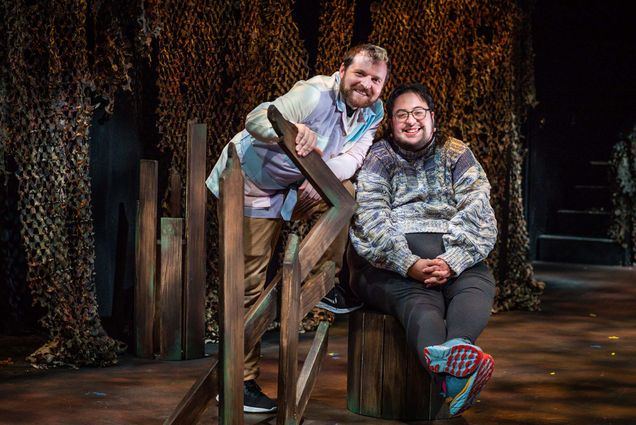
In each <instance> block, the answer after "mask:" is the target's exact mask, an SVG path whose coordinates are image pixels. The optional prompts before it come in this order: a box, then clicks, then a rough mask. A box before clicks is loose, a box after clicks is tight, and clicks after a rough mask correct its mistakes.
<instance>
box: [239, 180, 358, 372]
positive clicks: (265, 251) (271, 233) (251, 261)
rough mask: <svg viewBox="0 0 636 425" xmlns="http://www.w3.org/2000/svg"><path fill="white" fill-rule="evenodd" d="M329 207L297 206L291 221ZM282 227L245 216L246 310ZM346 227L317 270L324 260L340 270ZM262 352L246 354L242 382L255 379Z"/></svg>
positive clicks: (270, 220)
mask: <svg viewBox="0 0 636 425" xmlns="http://www.w3.org/2000/svg"><path fill="white" fill-rule="evenodd" d="M343 185H344V186H345V187H346V188H347V190H348V191H349V193H351V194H352V195H353V193H354V190H353V185H352V184H351V182H349V181H345V182H343ZM328 208H329V206H328V205H327V204H325V203H324V202H323V201H318V202H309V203H300V202H299V204H298V205H297V206H296V208H295V209H294V212H293V215H292V220H301V219H309V218H311V217H313V216H315V215H317V214H322V213H324V212H325V211H327V209H328ZM282 226H283V220H282V219H274V218H252V217H244V221H243V250H244V256H245V303H244V306H245V311H247V310H249V308H250V307H251V306H252V305H254V303H255V302H256V301H257V300H258V297H259V296H260V295H261V293H263V289H264V287H265V278H266V275H267V266H268V264H269V261H270V259H271V257H272V253H273V252H274V248H275V247H276V242H277V241H278V236H279V235H280V230H281V228H282ZM348 231H349V226H348V225H347V226H345V227H344V228H343V229H342V231H340V233H339V234H338V236H336V239H335V240H334V241H333V243H332V244H331V245H330V246H329V248H328V249H327V251H325V254H324V255H323V256H322V258H321V259H320V261H319V262H318V264H317V265H316V268H315V269H317V268H319V267H320V266H321V265H322V264H324V263H325V262H326V261H333V262H335V263H336V273H338V272H339V271H340V269H341V268H342V260H343V256H344V250H345V248H346V245H347V240H348ZM260 353H261V344H260V342H259V343H257V344H256V346H255V347H254V348H253V349H252V350H250V351H249V352H247V353H245V370H244V374H243V379H244V380H245V381H248V380H250V379H256V378H257V377H258V374H259V368H258V362H259V357H260Z"/></svg>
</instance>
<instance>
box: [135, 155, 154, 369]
mask: <svg viewBox="0 0 636 425" xmlns="http://www.w3.org/2000/svg"><path fill="white" fill-rule="evenodd" d="M137 217H138V218H137V221H138V222H137V238H136V241H137V243H136V255H135V258H136V262H137V264H136V270H137V276H136V277H137V279H136V282H135V354H136V356H137V357H142V358H147V359H149V358H152V356H153V353H154V350H153V328H154V315H155V279H156V264H157V263H156V261H157V258H156V255H157V254H156V252H157V161H148V160H142V161H141V163H140V167H139V208H138V211H137Z"/></svg>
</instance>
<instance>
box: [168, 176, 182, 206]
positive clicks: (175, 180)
mask: <svg viewBox="0 0 636 425" xmlns="http://www.w3.org/2000/svg"><path fill="white" fill-rule="evenodd" d="M168 185H169V186H170V197H169V198H168V216H169V217H181V176H180V175H179V173H177V170H175V169H174V168H173V169H171V170H170V178H169V179H168Z"/></svg>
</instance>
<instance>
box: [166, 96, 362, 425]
mask: <svg viewBox="0 0 636 425" xmlns="http://www.w3.org/2000/svg"><path fill="white" fill-rule="evenodd" d="M268 118H269V120H270V122H271V123H272V126H273V127H274V130H275V131H276V132H277V134H278V135H279V136H281V141H280V142H279V145H280V146H281V147H282V149H283V150H284V151H285V152H286V153H287V155H288V156H289V157H290V158H291V160H292V161H293V162H294V163H295V164H296V166H297V167H298V168H299V169H300V171H301V172H302V174H303V175H304V176H305V177H306V178H307V179H308V180H309V181H310V182H311V184H312V186H313V187H314V188H315V189H316V191H317V192H318V193H319V194H320V195H321V197H322V199H323V200H324V201H325V202H326V203H327V204H328V205H329V206H330V208H329V209H328V210H327V211H326V212H325V213H324V214H323V215H322V216H321V217H320V218H319V220H318V221H317V222H316V224H315V225H314V226H313V228H312V229H311V231H310V232H309V234H308V235H307V236H306V237H305V238H304V239H303V240H302V242H301V241H300V240H299V238H298V236H296V235H291V236H290V237H289V239H288V242H287V247H286V249H285V256H284V261H283V267H282V271H281V272H279V274H278V275H277V276H276V277H275V278H274V280H273V281H272V282H271V283H270V284H269V285H268V287H267V288H266V289H265V291H264V292H263V294H262V295H261V296H260V298H259V299H258V301H257V302H256V303H255V304H254V305H253V306H252V307H251V308H250V310H249V311H248V312H246V313H245V314H244V315H243V317H242V316H241V314H242V312H243V292H244V285H243V261H244V259H243V245H242V243H243V235H242V220H243V215H242V213H240V214H239V213H238V212H239V211H240V212H242V211H243V177H242V174H241V171H240V164H239V159H238V156H237V154H236V151H235V150H234V147H233V145H230V149H229V159H228V166H227V168H226V170H225V171H224V172H223V174H222V176H221V188H220V189H221V196H220V200H219V225H220V237H221V271H222V275H223V284H222V288H221V290H220V308H219V315H220V333H221V344H220V347H219V359H218V360H215V361H213V364H212V365H211V366H210V368H209V369H208V370H207V372H206V373H205V374H203V375H202V376H201V377H200V378H199V379H198V380H197V382H196V383H195V384H194V385H193V386H192V388H191V389H190V391H189V392H188V393H187V394H186V395H185V397H184V398H183V399H182V400H181V402H180V403H179V405H178V406H177V408H176V409H175V411H174V412H173V413H172V415H171V416H170V418H169V419H168V420H166V422H165V424H192V423H195V422H196V420H197V419H198V417H199V416H200V415H201V414H202V413H203V411H204V410H205V407H206V406H207V404H208V403H209V402H210V400H211V399H212V398H213V397H214V396H215V394H216V391H215V389H216V387H217V385H216V384H217V379H218V378H219V375H218V374H217V369H219V370H221V374H220V379H218V381H219V382H218V384H219V385H218V388H219V390H218V391H219V399H220V402H219V423H220V424H232V425H241V424H243V366H244V354H243V352H244V350H248V349H250V348H252V347H253V346H254V345H255V344H256V343H257V341H259V340H260V338H261V336H262V335H263V333H264V332H265V330H266V328H267V325H268V324H269V323H270V322H271V321H272V320H273V319H274V318H275V315H276V309H277V302H276V301H277V299H278V292H279V290H280V322H281V329H280V352H279V375H278V397H277V402H278V414H277V421H276V422H277V424H279V425H283V424H285V425H289V424H298V423H300V421H301V418H302V416H303V413H304V411H305V408H306V406H307V402H308V401H309V396H310V394H311V390H312V389H313V386H314V383H315V382H316V378H317V375H318V371H319V369H320V365H321V362H322V360H323V358H324V356H325V354H326V352H327V340H328V330H329V324H328V322H322V323H321V324H320V325H319V327H318V330H317V332H316V334H315V337H314V341H313V343H312V346H311V349H310V351H309V354H308V355H307V358H306V359H305V362H304V365H303V368H302V370H301V371H300V372H299V371H298V367H297V364H298V324H299V322H300V320H301V319H302V317H304V315H305V314H307V313H308V312H309V311H310V310H311V308H312V307H313V306H314V305H316V303H317V302H318V301H319V300H320V299H321V298H322V297H323V296H324V295H325V294H326V293H327V292H329V291H330V290H331V288H333V285H334V273H335V265H334V263H333V262H327V263H325V264H323V265H322V267H321V269H320V270H319V271H318V272H317V273H315V274H314V275H313V276H311V277H310V278H309V279H308V280H307V281H306V282H305V283H304V284H303V285H302V286H301V283H302V282H303V281H305V280H306V279H307V277H308V276H309V274H310V272H311V271H312V270H313V269H314V267H315V266H316V265H317V264H318V261H319V260H320V258H321V257H322V255H323V254H324V252H325V251H326V249H327V248H328V247H329V246H330V245H331V243H332V242H333V241H334V240H335V238H336V236H337V235H338V233H339V232H340V231H341V230H342V228H343V227H344V226H345V225H347V224H348V222H349V220H350V218H351V215H352V214H353V210H354V208H355V201H354V199H353V197H352V196H351V195H350V194H349V192H348V191H347V190H346V189H345V188H344V186H343V185H342V183H341V182H340V181H339V180H338V178H337V177H336V176H335V175H334V174H333V173H332V172H331V170H330V169H329V168H328V167H327V165H326V164H325V163H324V161H323V160H322V159H321V158H320V156H319V155H318V154H317V153H315V152H312V153H310V154H309V155H307V156H306V157H302V158H301V157H299V156H298V155H297V154H296V150H295V139H296V134H297V132H298V130H297V128H296V126H295V125H294V124H292V123H290V122H288V121H287V120H285V119H284V118H283V116H282V115H281V114H280V112H279V111H278V110H277V109H276V108H275V107H274V106H270V108H269V110H268ZM279 288H280V289H279Z"/></svg>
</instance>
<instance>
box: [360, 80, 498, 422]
mask: <svg viewBox="0 0 636 425" xmlns="http://www.w3.org/2000/svg"><path fill="white" fill-rule="evenodd" d="M387 114H388V116H389V130H388V137H387V138H386V139H383V140H380V141H378V142H376V143H375V144H374V145H373V146H372V147H371V149H370V150H369V155H368V156H367V158H366V160H365V162H364V165H363V166H362V169H361V171H360V174H359V176H358V188H357V202H358V208H357V210H356V212H355V214H354V218H353V221H354V222H353V224H352V227H351V230H350V236H351V247H350V249H349V251H348V256H347V258H348V264H349V268H350V270H351V286H352V289H353V290H354V291H355V292H356V293H357V294H358V296H359V297H360V298H361V299H362V301H364V302H365V304H366V305H369V306H371V307H372V308H375V309H378V310H380V311H383V312H384V313H387V314H391V315H393V316H395V317H396V318H397V319H398V320H399V321H400V323H401V324H402V326H403V327H404V329H405V330H406V337H407V341H408V344H409V346H410V347H411V348H412V349H414V350H416V352H417V355H418V358H419V359H420V362H421V363H422V364H423V365H424V366H425V367H426V368H427V369H428V370H429V371H430V372H431V373H432V375H433V378H434V379H435V380H437V381H440V382H441V386H442V389H443V391H444V392H445V396H446V397H448V399H449V401H450V412H451V414H453V415H456V414H459V413H461V412H463V411H464V410H466V409H467V408H469V407H470V406H471V405H472V404H473V402H474V401H475V400H476V398H477V396H478V394H479V392H480V390H481V389H482V388H483V386H484V385H485V384H486V382H488V380H489V379H490V377H491V375H492V372H493V365H494V363H493V360H492V357H491V356H490V355H488V354H485V353H483V352H482V350H481V349H480V348H479V347H477V346H475V345H473V344H474V343H475V340H476V339H477V337H478V336H479V335H480V334H481V332H482V331H483V329H484V328H485V327H486V324H487V323H488V319H489V317H490V310H491V307H492V303H493V299H494V295H495V283H494V279H493V277H492V275H491V273H490V271H489V270H488V268H487V266H486V265H485V264H484V263H483V260H484V259H485V258H486V256H487V255H488V253H489V252H490V251H491V250H492V248H493V246H494V244H495V241H496V238H497V222H496V220H495V215H494V212H493V209H492V207H491V206H490V202H489V200H490V184H489V183H488V179H487V178H486V174H485V173H484V170H483V169H482V167H481V166H480V165H479V163H478V162H477V160H476V159H475V157H474V156H473V154H472V152H471V151H470V149H469V148H468V147H467V146H466V145H465V144H464V143H462V142H461V141H459V140H457V139H454V138H452V137H446V136H444V135H442V134H439V133H438V132H437V131H436V128H435V105H434V103H433V98H432V96H431V95H430V94H429V92H428V90H427V89H426V88H425V87H424V86H422V85H421V84H409V85H401V86H398V87H397V88H396V89H395V90H394V91H393V92H392V93H391V95H390V96H389V100H388V101H387Z"/></svg>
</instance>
